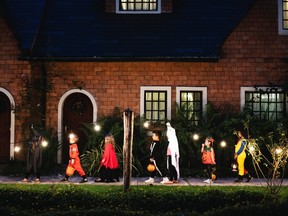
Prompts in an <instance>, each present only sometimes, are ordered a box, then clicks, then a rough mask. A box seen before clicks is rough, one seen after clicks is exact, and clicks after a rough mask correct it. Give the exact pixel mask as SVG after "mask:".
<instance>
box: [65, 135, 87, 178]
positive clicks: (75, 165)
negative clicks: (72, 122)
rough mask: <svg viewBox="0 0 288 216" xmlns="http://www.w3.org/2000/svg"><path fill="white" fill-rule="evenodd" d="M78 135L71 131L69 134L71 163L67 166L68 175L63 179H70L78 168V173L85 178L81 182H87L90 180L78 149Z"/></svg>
mask: <svg viewBox="0 0 288 216" xmlns="http://www.w3.org/2000/svg"><path fill="white" fill-rule="evenodd" d="M78 139H79V137H78V135H77V134H73V133H71V134H70V135H69V143H70V146H69V157H70V160H69V163H68V166H67V168H66V175H65V178H63V179H62V180H61V181H63V182H66V181H68V178H69V177H70V176H72V175H73V174H74V171H75V170H76V171H77V172H78V174H79V175H80V176H81V177H82V178H83V179H82V180H81V181H80V182H79V183H85V182H88V180H87V177H86V174H85V171H84V170H83V168H82V166H81V163H80V158H79V151H78V145H77V142H78Z"/></svg>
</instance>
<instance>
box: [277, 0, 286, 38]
mask: <svg viewBox="0 0 288 216" xmlns="http://www.w3.org/2000/svg"><path fill="white" fill-rule="evenodd" d="M278 31H279V34H280V35H288V0H278Z"/></svg>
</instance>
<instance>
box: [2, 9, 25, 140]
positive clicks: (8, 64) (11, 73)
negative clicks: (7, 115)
mask: <svg viewBox="0 0 288 216" xmlns="http://www.w3.org/2000/svg"><path fill="white" fill-rule="evenodd" d="M18 55H19V49H18V46H17V42H16V39H15V37H14V35H13V33H12V31H11V29H10V28H9V26H8V25H7V23H6V22H5V21H4V19H3V17H2V16H1V14H0V80H1V82H0V87H2V88H4V89H5V90H7V91H8V92H10V94H11V95H12V96H13V99H14V101H15V104H16V107H15V118H16V120H15V143H16V144H17V143H21V142H22V141H23V134H25V132H23V129H24V128H25V126H24V124H25V123H26V122H27V120H28V119H29V118H30V113H29V112H28V110H27V109H25V108H24V107H23V106H24V104H23V101H22V96H21V95H23V93H24V92H23V87H24V84H23V79H25V77H27V78H28V79H30V75H31V67H30V65H29V63H27V62H22V61H18V60H17V58H18Z"/></svg>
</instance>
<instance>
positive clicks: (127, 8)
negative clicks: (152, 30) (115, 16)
mask: <svg viewBox="0 0 288 216" xmlns="http://www.w3.org/2000/svg"><path fill="white" fill-rule="evenodd" d="M160 9H161V0H116V12H117V13H132V14H135V13H141V14H143V13H149V14H151V13H160V12H161V10H160Z"/></svg>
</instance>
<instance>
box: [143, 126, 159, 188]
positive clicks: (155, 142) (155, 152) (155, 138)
mask: <svg viewBox="0 0 288 216" xmlns="http://www.w3.org/2000/svg"><path fill="white" fill-rule="evenodd" d="M160 137H161V132H160V131H153V133H152V142H151V145H150V157H149V163H152V164H154V165H155V167H156V169H155V170H154V171H153V172H150V177H149V179H147V180H146V181H145V183H148V184H152V183H154V177H155V175H156V172H159V174H160V175H161V176H162V173H161V171H160V170H159V168H158V164H159V163H160V160H161V149H160Z"/></svg>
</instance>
